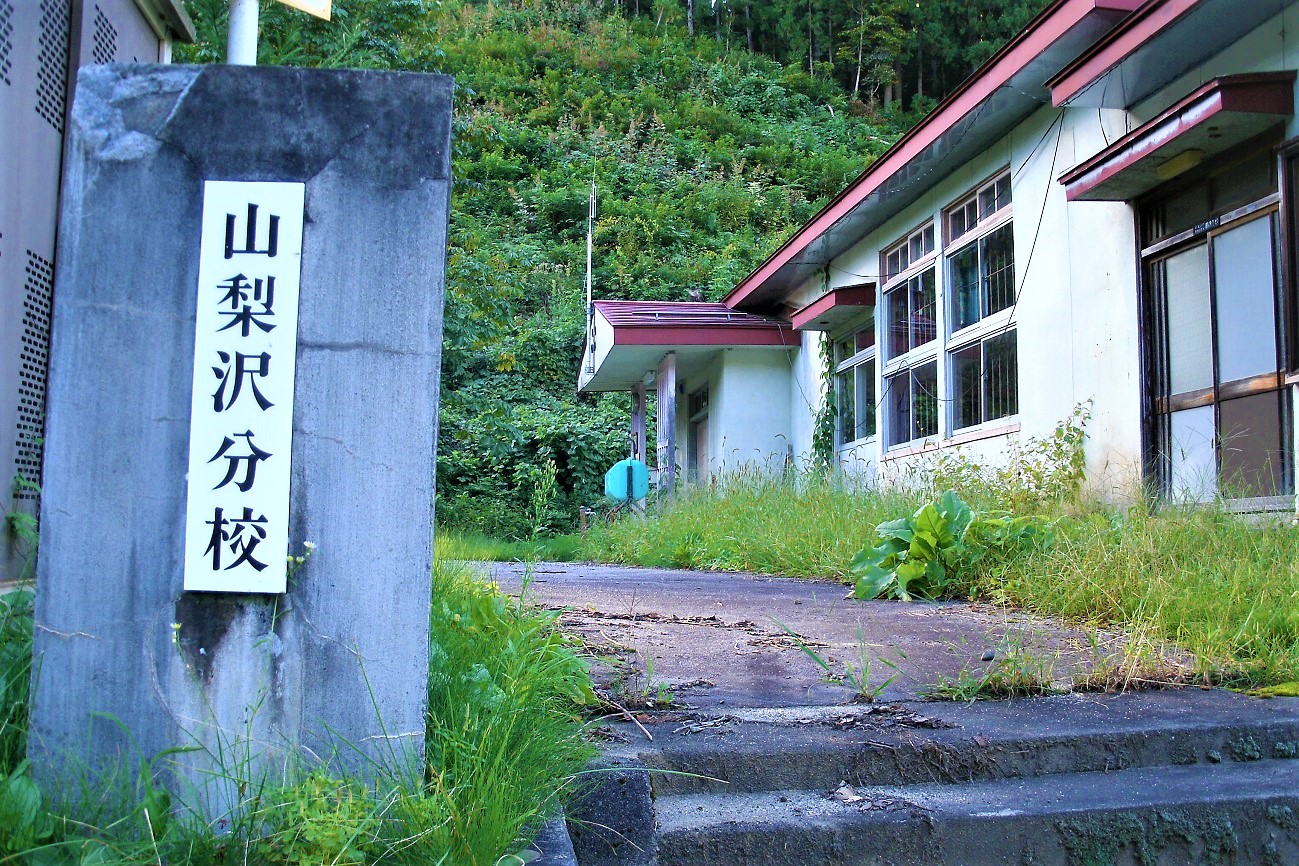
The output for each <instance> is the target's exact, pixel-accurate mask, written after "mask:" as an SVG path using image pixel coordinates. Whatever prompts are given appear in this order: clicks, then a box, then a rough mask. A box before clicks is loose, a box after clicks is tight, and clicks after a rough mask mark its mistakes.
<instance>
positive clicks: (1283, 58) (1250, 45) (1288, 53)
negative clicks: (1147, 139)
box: [1132, 6, 1299, 139]
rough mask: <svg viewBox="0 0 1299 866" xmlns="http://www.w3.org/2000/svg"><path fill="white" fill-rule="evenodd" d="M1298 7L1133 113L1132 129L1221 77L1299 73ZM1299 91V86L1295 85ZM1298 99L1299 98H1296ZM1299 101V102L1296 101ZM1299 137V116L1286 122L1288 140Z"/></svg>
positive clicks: (1292, 7) (1230, 48) (1140, 105)
mask: <svg viewBox="0 0 1299 866" xmlns="http://www.w3.org/2000/svg"><path fill="white" fill-rule="evenodd" d="M1297 33H1299V7H1296V6H1291V7H1290V8H1288V9H1286V10H1285V11H1284V12H1282V13H1281V14H1280V15H1277V16H1276V17H1274V18H1272V19H1270V20H1269V21H1267V22H1266V23H1264V24H1262V25H1260V26H1259V27H1256V28H1255V29H1254V30H1253V31H1251V32H1250V33H1248V34H1247V35H1246V36H1245V37H1244V38H1243V39H1240V40H1239V41H1237V42H1235V43H1233V44H1232V45H1231V46H1230V47H1228V48H1227V49H1226V50H1225V51H1223V52H1221V53H1219V54H1217V55H1214V56H1213V57H1211V58H1209V59H1208V60H1207V61H1205V62H1204V63H1202V64H1200V65H1199V66H1197V67H1195V68H1194V69H1192V70H1190V71H1189V72H1187V73H1186V74H1185V75H1183V76H1182V77H1181V78H1179V79H1177V80H1176V81H1174V82H1173V83H1171V84H1169V85H1168V86H1167V87H1165V88H1164V89H1163V90H1160V91H1159V92H1158V93H1156V94H1155V95H1154V96H1152V97H1150V98H1149V99H1147V100H1145V101H1144V102H1142V103H1141V104H1139V105H1137V106H1134V108H1133V110H1132V116H1133V125H1138V124H1141V123H1144V122H1146V121H1147V120H1149V119H1150V118H1152V117H1154V116H1155V115H1157V114H1159V112H1161V111H1163V110H1164V109H1166V108H1168V107H1169V106H1170V105H1172V104H1173V103H1174V102H1176V101H1177V100H1179V99H1181V98H1182V97H1183V96H1186V95H1187V94H1188V93H1190V92H1191V91H1192V90H1194V89H1195V88H1197V87H1199V86H1200V85H1201V84H1205V83H1207V82H1208V81H1210V80H1212V79H1214V78H1217V77H1219V76H1222V75H1238V74H1241V73H1246V72H1281V71H1283V70H1291V69H1299V39H1296V34H1297ZM1296 87H1297V88H1299V83H1297V84H1296ZM1297 96H1299V94H1297ZM1297 101H1299V100H1297ZM1296 135H1299V116H1291V117H1290V118H1289V120H1288V121H1287V126H1286V133H1285V137H1286V138H1287V139H1288V138H1293V137H1295V136H1296Z"/></svg>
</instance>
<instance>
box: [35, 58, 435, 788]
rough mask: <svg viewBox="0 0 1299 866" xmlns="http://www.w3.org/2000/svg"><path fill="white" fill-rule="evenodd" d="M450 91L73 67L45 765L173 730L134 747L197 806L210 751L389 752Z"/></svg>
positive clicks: (419, 622) (427, 401) (186, 70)
mask: <svg viewBox="0 0 1299 866" xmlns="http://www.w3.org/2000/svg"><path fill="white" fill-rule="evenodd" d="M451 89H452V83H451V80H450V79H449V78H447V77H445V76H429V75H407V74H398V73H361V72H347V71H336V70H301V69H286V68H254V67H231V66H223V67H180V66H104V67H90V68H87V69H84V70H82V72H81V76H80V80H79V83H78V90H77V96H76V101H75V105H74V108H73V112H72V125H73V129H72V131H71V136H70V140H69V148H70V151H69V161H68V169H67V172H66V177H65V182H64V191H63V210H62V220H61V225H60V234H61V240H60V252H59V257H58V263H57V277H56V291H55V309H54V322H53V337H52V349H51V356H50V383H49V409H48V416H47V427H46V443H45V448H46V451H45V475H44V491H43V502H42V514H41V521H42V537H41V549H40V557H39V575H38V581H37V627H36V645H35V648H36V667H37V674H36V676H37V688H36V694H35V703H34V713H33V719H32V732H31V739H32V749H33V755H34V757H35V758H36V759H37V761H38V763H39V764H40V766H41V768H42V770H41V771H42V773H44V774H45V775H47V776H52V777H56V778H57V777H58V776H60V775H61V774H64V773H70V772H81V771H82V770H83V769H87V768H88V769H89V770H90V771H91V772H92V773H94V772H99V771H101V770H102V769H104V768H106V767H111V766H115V765H117V764H119V763H122V764H126V765H129V766H138V765H139V760H140V758H144V759H149V758H151V757H152V756H154V755H156V754H158V753H160V752H162V751H163V750H166V749H170V748H175V747H180V748H186V747H198V748H197V750H194V751H189V752H185V753H182V754H178V755H175V756H174V757H172V758H170V759H169V761H168V762H167V763H166V766H167V767H171V768H172V769H174V771H175V773H174V775H173V776H172V777H171V781H172V782H173V783H174V787H175V789H176V791H177V792H178V793H179V794H180V795H181V796H182V797H184V798H187V799H189V798H192V802H193V803H194V804H195V805H198V806H200V807H202V808H204V809H206V810H207V811H208V812H209V813H218V814H219V813H220V812H221V811H222V810H224V809H226V808H229V807H230V806H231V805H232V804H233V803H234V802H235V801H236V798H237V796H238V795H237V792H236V791H235V790H234V786H235V782H234V781H233V780H230V779H227V778H223V777H222V776H221V775H220V774H219V773H218V774H216V775H214V771H216V769H217V768H216V765H217V764H218V763H221V764H225V765H226V769H227V770H228V769H229V768H230V767H232V766H236V765H242V764H244V763H245V761H246V760H248V761H249V762H250V763H248V766H251V767H252V768H253V772H254V773H257V772H260V771H262V770H265V771H266V772H268V773H271V772H274V768H278V767H282V766H283V765H284V762H285V760H286V758H287V757H288V756H292V755H303V756H306V758H307V759H308V760H321V761H330V760H333V761H336V762H337V763H336V766H337V764H339V763H341V764H342V765H343V766H348V765H357V764H358V763H360V762H365V761H368V760H372V759H373V760H380V761H383V762H390V761H392V760H402V759H404V758H406V757H409V756H411V755H418V754H420V753H421V750H422V748H423V736H424V712H425V706H426V700H427V695H426V679H427V672H428V602H429V596H430V589H431V587H430V582H431V565H432V521H433V495H434V459H435V453H434V449H435V443H436V432H437V426H436V418H437V403H438V385H439V361H440V348H441V337H442V300H443V284H444V267H445V258H446V225H447V206H448V197H449V193H450V129H451ZM308 542H311V543H314V544H315V545H316V546H317V548H318V550H317V553H316V555H315V556H313V557H312V558H311V559H310V560H309V561H308V562H307V563H306V564H305V566H304V567H303V568H301V569H300V570H298V571H297V572H296V573H289V572H286V558H289V557H295V556H301V555H303V553H304V545H305V544H307V543H308ZM290 571H291V570H290ZM119 723H120V724H119ZM128 732H129V734H128ZM164 769H165V768H164Z"/></svg>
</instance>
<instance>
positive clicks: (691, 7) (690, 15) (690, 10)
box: [686, 0, 695, 36]
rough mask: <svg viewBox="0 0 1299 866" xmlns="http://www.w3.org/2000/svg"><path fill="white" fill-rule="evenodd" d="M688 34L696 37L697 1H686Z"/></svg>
mask: <svg viewBox="0 0 1299 866" xmlns="http://www.w3.org/2000/svg"><path fill="white" fill-rule="evenodd" d="M686 32H687V33H689V34H690V35H691V36H694V35H695V0H686Z"/></svg>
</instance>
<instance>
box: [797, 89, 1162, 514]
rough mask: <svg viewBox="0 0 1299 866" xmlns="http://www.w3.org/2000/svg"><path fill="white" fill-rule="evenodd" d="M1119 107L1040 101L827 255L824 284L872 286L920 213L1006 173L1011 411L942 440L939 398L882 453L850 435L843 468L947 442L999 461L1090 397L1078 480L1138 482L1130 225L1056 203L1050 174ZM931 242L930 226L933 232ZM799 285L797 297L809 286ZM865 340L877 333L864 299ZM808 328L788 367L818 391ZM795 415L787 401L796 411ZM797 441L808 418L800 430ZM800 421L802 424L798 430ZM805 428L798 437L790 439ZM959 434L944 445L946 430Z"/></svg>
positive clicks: (1105, 487) (1081, 154) (1103, 135)
mask: <svg viewBox="0 0 1299 866" xmlns="http://www.w3.org/2000/svg"><path fill="white" fill-rule="evenodd" d="M1128 124H1129V121H1128V117H1127V114H1126V113H1125V112H1116V111H1101V112H1098V111H1097V110H1096V109H1066V110H1063V111H1062V110H1061V109H1056V108H1051V107H1045V108H1043V109H1041V110H1040V111H1038V112H1037V113H1036V114H1034V115H1033V116H1032V117H1030V118H1028V119H1027V120H1026V121H1024V122H1023V123H1021V124H1020V125H1019V126H1018V127H1017V128H1016V129H1015V130H1013V131H1012V132H1011V133H1010V134H1009V135H1007V136H1006V137H1005V138H1003V139H1002V140H1001V141H999V142H998V143H996V144H995V145H994V146H993V147H990V148H988V149H987V150H986V151H985V152H984V154H983V155H982V156H981V157H980V158H979V159H977V160H973V161H971V162H970V163H968V164H966V165H964V166H962V167H961V168H960V169H958V170H957V171H956V172H954V173H953V174H951V175H950V176H949V177H947V178H946V179H944V180H943V181H941V182H940V183H938V184H936V185H935V186H934V188H933V189H932V190H930V191H929V192H928V193H926V194H925V195H924V196H922V197H921V199H920V200H919V201H917V202H916V203H914V204H913V205H911V206H910V207H908V208H907V209H905V210H904V211H903V212H902V213H900V214H899V215H898V216H896V217H895V218H893V219H892V220H890V221H888V222H887V223H886V224H884V225H883V226H881V228H880V229H878V230H877V231H875V232H873V233H871V234H870V235H868V236H866V237H864V238H863V239H862V240H861V242H859V243H858V244H857V245H856V246H854V247H853V248H852V249H850V250H849V251H847V252H846V253H845V254H844V255H842V256H840V257H839V258H837V259H835V260H834V261H833V262H831V264H830V271H829V287H830V288H838V287H840V286H848V285H854V284H858V283H862V282H876V283H877V284H878V283H879V282H880V278H879V271H880V254H881V252H882V250H883V249H885V248H887V247H890V246H892V245H893V244H894V243H896V242H897V241H899V240H901V239H902V238H903V237H905V236H906V234H907V233H908V232H910V231H913V230H914V229H916V228H917V227H918V226H920V225H922V224H923V223H924V222H926V221H927V220H931V219H932V220H934V221H935V224H936V225H937V226H940V227H941V226H942V219H943V215H944V209H945V208H947V207H949V206H951V205H952V204H954V203H955V202H956V201H957V200H958V199H960V198H962V197H964V196H965V195H967V194H969V193H970V192H972V191H973V190H974V189H975V188H976V187H977V186H978V185H979V184H980V183H982V182H985V181H987V180H988V179H990V178H991V177H993V176H994V175H995V174H997V173H998V172H999V171H1001V170H1004V169H1006V168H1007V167H1009V168H1010V170H1011V173H1012V199H1013V202H1014V204H1013V209H1014V210H1013V221H1014V238H1015V271H1016V282H1017V285H1018V288H1019V293H1018V297H1019V300H1018V302H1017V304H1016V306H1015V308H1014V313H1013V321H1014V322H1015V323H1016V330H1017V351H1018V365H1019V414H1018V416H1016V417H1012V418H1008V419H1000V420H997V421H993V422H988V423H987V424H985V425H983V432H985V433H988V434H994V435H989V436H988V437H987V438H982V439H978V438H974V440H973V441H968V440H970V439H971V438H972V437H977V436H979V435H981V434H980V430H979V428H974V429H972V430H963V431H961V435H960V436H959V437H953V435H952V432H953V431H952V416H951V411H950V405H949V404H948V403H947V402H946V400H945V401H944V403H943V410H944V411H943V412H942V413H941V414H942V418H941V421H940V434H939V436H937V437H933V438H932V439H930V440H926V442H925V443H924V446H923V449H922V448H921V447H920V445H919V443H910V444H909V445H906V446H902V447H899V448H894V449H891V450H887V451H886V450H884V438H883V436H877V437H876V438H875V439H874V440H867V441H866V442H864V443H858V444H857V445H856V446H855V447H852V448H846V449H844V450H842V451H841V452H840V454H839V458H840V462H841V463H842V464H843V465H844V466H845V468H848V469H850V470H852V471H857V472H859V473H862V472H864V473H871V472H873V471H875V468H876V463H877V461H878V465H879V468H880V473H881V475H882V476H883V477H885V478H904V477H906V476H907V475H908V474H909V473H911V472H912V471H914V470H915V468H916V466H917V465H918V464H919V463H922V462H925V461H927V460H929V459H931V456H932V453H933V452H935V451H938V450H942V449H956V450H959V451H960V452H961V453H962V454H963V455H964V456H967V457H969V458H970V459H972V460H974V461H977V462H980V463H995V462H997V461H1000V460H1004V459H1005V457H1006V456H1007V455H1008V454H1009V452H1010V449H1011V448H1012V447H1013V445H1014V444H1015V443H1016V442H1022V441H1024V440H1025V439H1028V438H1031V437H1040V436H1046V435H1048V434H1050V433H1051V432H1052V431H1053V430H1054V429H1055V427H1056V426H1057V425H1058V424H1059V423H1060V422H1061V421H1063V420H1064V419H1065V418H1067V417H1068V416H1069V415H1070V413H1071V412H1072V411H1073V409H1074V407H1075V406H1076V405H1078V404H1081V403H1084V402H1087V401H1091V403H1092V420H1091V422H1090V423H1089V425H1088V433H1089V440H1088V446H1087V458H1088V469H1089V478H1090V480H1091V483H1092V484H1093V485H1094V486H1095V487H1097V488H1098V489H1099V492H1102V493H1103V494H1106V495H1109V496H1121V495H1124V494H1125V493H1127V492H1130V491H1133V490H1135V484H1136V483H1137V482H1138V480H1139V478H1140V468H1141V459H1140V457H1141V433H1140V411H1139V370H1140V365H1139V356H1138V343H1137V339H1138V318H1137V283H1136V278H1137V274H1136V246H1135V244H1136V240H1135V221H1134V215H1133V212H1132V209H1131V208H1130V207H1129V206H1128V205H1126V204H1122V203H1103V202H1097V203H1092V202H1088V203H1075V204H1068V203H1067V202H1066V200H1065V194H1064V187H1063V186H1062V185H1061V184H1060V183H1058V181H1057V178H1058V177H1059V176H1060V175H1061V174H1062V173H1064V172H1065V171H1066V170H1067V169H1069V168H1071V167H1072V166H1073V165H1075V164H1076V163H1077V162H1080V161H1081V160H1083V159H1085V158H1087V157H1089V156H1091V155H1092V154H1094V153H1095V152H1097V151H1098V150H1100V149H1101V148H1103V147H1105V146H1106V141H1107V140H1109V141H1112V140H1114V139H1115V138H1116V137H1117V136H1119V135H1121V134H1122V133H1123V132H1125V131H1126V130H1127V128H1128ZM939 244H940V245H941V244H942V233H941V231H940V233H939ZM936 277H937V284H938V294H939V309H940V313H939V322H940V325H939V328H940V334H941V333H946V332H947V330H948V324H947V301H948V294H949V291H948V285H947V283H948V280H947V273H946V268H945V259H944V257H942V256H940V258H939V260H938V266H937V268H936ZM820 288H821V287H820V286H819V285H817V286H815V287H813V286H805V287H802V289H801V290H800V292H799V293H798V297H797V300H798V302H799V303H807V302H809V301H811V300H813V299H815V298H816V297H817V296H819V295H820V294H821V291H820ZM877 313H878V314H879V315H878V316H877V321H876V329H877V331H876V333H877V339H876V342H877V344H880V343H882V341H883V339H884V336H885V335H884V324H883V322H882V321H880V319H881V318H882V315H883V305H882V297H881V306H880V307H878V308H877ZM818 339H819V335H808V336H806V337H805V339H804V348H803V354H804V356H805V358H806V357H810V356H813V355H814V356H815V359H816V360H815V362H814V363H810V364H809V363H805V364H803V365H801V366H800V367H799V368H798V374H799V377H798V383H797V384H798V386H799V388H796V392H797V391H801V392H805V393H807V394H809V395H810V394H815V395H817V396H816V405H819V403H820V400H821V399H823V395H824V393H825V387H826V383H825V382H823V381H822V378H823V377H822V375H821V369H820V366H821V365H820V355H819V349H817V348H816V346H817V345H818V344H817V341H818ZM941 345H942V340H941V338H940V341H939V347H940V348H939V354H938V360H939V363H938V388H939V393H940V395H941V396H942V397H944V398H948V397H950V395H951V393H952V391H953V389H952V387H951V385H950V383H949V378H950V370H949V368H948V363H947V357H946V356H945V355H944V354H943V353H942V352H941ZM876 369H877V379H876V394H877V399H878V400H879V402H880V404H881V411H880V412H879V414H878V424H879V428H880V430H881V431H883V430H884V429H885V425H886V424H887V416H886V406H885V405H884V396H885V392H884V377H885V375H886V374H887V373H890V372H892V371H894V370H896V369H898V365H897V364H896V363H894V362H890V363H888V364H887V365H885V364H877V367H876ZM805 411H806V410H802V409H796V411H795V414H796V415H798V414H803V413H804V412H805ZM798 429H799V430H800V439H799V442H798V444H799V445H800V446H803V444H804V441H805V442H806V446H807V447H808V448H809V450H810V444H811V436H810V423H809V425H808V426H807V427H806V428H804V427H803V426H801V425H800V426H799V427H798ZM804 430H806V433H805V434H804V432H803V431H804ZM804 435H806V440H804V439H803V438H802V437H803V436H804ZM954 438H955V439H957V440H958V441H955V442H954V441H953V439H954Z"/></svg>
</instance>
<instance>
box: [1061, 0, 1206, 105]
mask: <svg viewBox="0 0 1299 866" xmlns="http://www.w3.org/2000/svg"><path fill="white" fill-rule="evenodd" d="M1199 2H1200V0H1149V2H1147V3H1146V4H1145V5H1143V6H1142V7H1141V8H1140V9H1138V10H1136V11H1135V12H1133V13H1132V15H1131V17H1129V18H1128V19H1127V20H1125V21H1124V22H1123V23H1122V24H1120V25H1119V26H1117V27H1115V28H1114V29H1113V30H1111V31H1110V32H1109V33H1107V34H1106V35H1105V36H1104V37H1103V38H1102V39H1101V40H1100V41H1099V42H1097V43H1096V44H1095V45H1093V46H1092V47H1091V48H1089V49H1087V50H1086V51H1084V52H1083V53H1082V54H1081V55H1079V57H1078V58H1077V59H1076V60H1074V62H1073V63H1070V64H1069V65H1068V66H1066V67H1065V68H1064V69H1062V70H1060V71H1059V72H1057V73H1056V74H1055V75H1053V76H1052V77H1051V78H1050V79H1048V80H1047V82H1046V86H1047V87H1048V88H1049V89H1050V91H1051V103H1052V104H1053V105H1056V106H1061V105H1064V104H1065V103H1066V102H1068V101H1069V100H1070V99H1073V98H1074V97H1075V96H1077V95H1078V94H1079V93H1082V92H1083V91H1084V90H1086V89H1087V87H1088V86H1089V85H1091V83H1092V82H1093V81H1095V80H1096V79H1098V78H1100V77H1101V76H1102V75H1104V74H1105V73H1106V72H1109V71H1110V70H1111V69H1113V68H1114V67H1115V66H1118V65H1119V63H1121V62H1122V61H1123V59H1124V58H1126V57H1127V56H1128V55H1129V54H1131V53H1132V52H1134V51H1136V50H1137V49H1138V48H1140V47H1141V46H1142V45H1144V44H1146V43H1147V42H1149V41H1150V40H1151V39H1153V38H1155V37H1156V36H1158V35H1159V33H1160V32H1161V31H1163V30H1164V29H1165V28H1166V27H1168V26H1169V25H1170V24H1172V23H1173V22H1174V21H1176V20H1177V19H1178V18H1181V17H1182V16H1183V15H1185V14H1186V13H1187V12H1190V11H1191V9H1192V8H1193V7H1194V6H1195V4H1197V3H1199Z"/></svg>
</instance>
